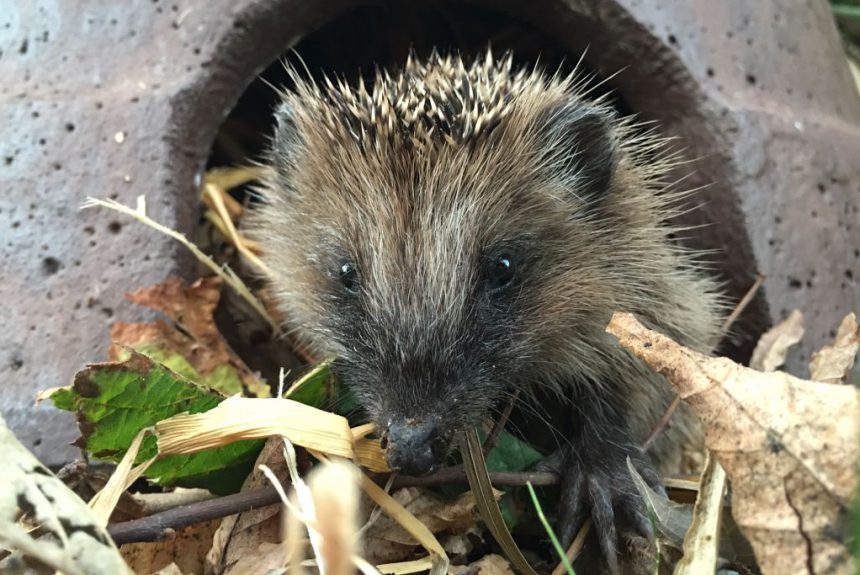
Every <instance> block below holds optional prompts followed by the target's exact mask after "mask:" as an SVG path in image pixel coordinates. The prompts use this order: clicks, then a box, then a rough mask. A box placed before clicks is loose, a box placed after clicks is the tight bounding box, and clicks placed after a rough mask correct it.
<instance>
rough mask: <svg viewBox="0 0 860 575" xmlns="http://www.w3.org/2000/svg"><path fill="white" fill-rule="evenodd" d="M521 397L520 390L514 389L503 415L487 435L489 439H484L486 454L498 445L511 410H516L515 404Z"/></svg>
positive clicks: (483, 447)
mask: <svg viewBox="0 0 860 575" xmlns="http://www.w3.org/2000/svg"><path fill="white" fill-rule="evenodd" d="M519 397H520V390H516V391H514V394H513V396H512V397H511V400H510V401H508V404H507V405H506V406H505V411H503V412H502V416H501V417H499V419H497V420H496V423H495V424H493V429H492V430H491V431H490V435H488V436H487V439H486V440H485V441H484V445H483V446H482V447H481V449H483V451H484V455H485V456H486V455H487V454H488V453H489V452H490V451H491V450H492V449H493V448H494V447H495V446H496V442H497V441H498V440H499V435H501V433H502V430H504V429H505V425H507V423H508V419H510V417H511V412H513V410H514V404H515V403H516V402H517V399H518V398H519Z"/></svg>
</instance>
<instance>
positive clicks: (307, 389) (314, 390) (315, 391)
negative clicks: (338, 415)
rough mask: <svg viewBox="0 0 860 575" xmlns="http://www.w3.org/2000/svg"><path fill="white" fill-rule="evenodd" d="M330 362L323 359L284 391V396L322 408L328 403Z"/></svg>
mask: <svg viewBox="0 0 860 575" xmlns="http://www.w3.org/2000/svg"><path fill="white" fill-rule="evenodd" d="M331 378H332V374H331V363H330V362H328V361H324V362H322V363H320V364H319V365H317V366H316V367H314V368H313V369H312V370H311V371H309V372H308V373H306V374H305V375H303V376H302V377H301V378H300V379H299V380H298V381H296V382H295V383H294V384H293V385H292V386H290V389H288V390H287V391H286V392H285V393H284V397H287V398H289V399H292V400H294V401H298V402H300V403H304V404H305V405H310V406H312V407H316V408H319V409H324V408H325V407H326V406H327V405H328V403H329V382H330V381H331Z"/></svg>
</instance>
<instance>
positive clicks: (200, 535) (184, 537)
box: [120, 519, 221, 575]
mask: <svg viewBox="0 0 860 575" xmlns="http://www.w3.org/2000/svg"><path fill="white" fill-rule="evenodd" d="M220 523H221V520H220V519H213V520H211V521H205V522H203V523H197V524H195V525H189V526H188V527H185V528H183V529H179V530H177V531H176V533H175V535H173V536H172V537H170V538H169V539H166V540H164V541H156V542H154V543H127V544H125V545H123V546H122V547H120V553H121V554H122V556H123V558H124V559H125V560H126V562H127V563H128V565H129V567H131V568H132V570H133V571H134V572H135V573H136V574H137V575H146V574H148V573H155V572H162V573H163V572H164V569H165V568H167V567H169V566H170V565H175V567H176V568H177V569H178V571H177V572H178V573H185V574H189V575H190V574H192V573H203V563H204V559H205V557H206V552H207V551H208V550H209V548H210V547H211V546H212V535H213V534H214V533H215V530H216V529H217V528H218V525H219V524H220Z"/></svg>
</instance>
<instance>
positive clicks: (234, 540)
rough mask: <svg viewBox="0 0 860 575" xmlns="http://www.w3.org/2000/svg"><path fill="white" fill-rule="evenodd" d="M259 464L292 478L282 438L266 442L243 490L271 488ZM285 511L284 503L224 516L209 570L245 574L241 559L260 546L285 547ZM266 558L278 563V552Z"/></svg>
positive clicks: (208, 556)
mask: <svg viewBox="0 0 860 575" xmlns="http://www.w3.org/2000/svg"><path fill="white" fill-rule="evenodd" d="M260 465H266V466H267V467H268V468H269V469H271V470H272V471H273V472H274V473H275V474H276V475H277V476H278V477H281V478H287V477H289V474H288V473H287V466H286V462H284V457H283V440H282V439H281V438H280V437H271V438H270V439H269V440H268V441H267V442H266V445H265V446H264V447H263V450H262V451H261V452H260V455H259V456H257V462H256V464H255V465H254V471H252V472H251V474H250V475H249V476H248V478H247V479H246V480H245V483H244V484H243V485H242V490H243V491H247V490H250V489H256V488H259V487H264V486H267V485H269V481H268V479H266V477H265V475H264V474H263V473H262V472H261V471H260V469H259V466H260ZM282 508H283V506H282V505H281V504H277V505H269V506H266V507H260V508H257V509H251V510H250V511H245V512H244V513H240V514H238V515H231V516H229V517H225V518H224V520H223V521H222V523H221V525H220V527H219V528H218V530H217V531H216V532H215V535H214V536H213V539H212V548H211V549H210V550H209V553H208V555H207V557H206V562H207V565H208V571H209V572H210V573H214V574H215V575H219V574H221V573H242V572H243V571H242V570H241V565H239V564H240V562H241V561H242V559H243V558H244V557H254V556H255V553H257V552H258V551H259V548H260V546H261V545H264V544H270V545H275V546H278V547H282V545H281V540H282V539H283V534H282V533H281V509H282ZM267 549H269V548H267ZM269 551H271V549H269ZM273 554H275V556H273ZM267 557H268V558H269V559H270V560H273V561H274V560H276V559H277V556H276V552H274V551H272V552H271V553H269V555H267ZM237 565H239V567H240V568H239V569H236V566H237Z"/></svg>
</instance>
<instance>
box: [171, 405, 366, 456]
mask: <svg viewBox="0 0 860 575" xmlns="http://www.w3.org/2000/svg"><path fill="white" fill-rule="evenodd" d="M155 431H156V434H157V435H158V448H159V453H160V454H162V455H172V454H179V453H195V452H197V451H202V450H204V449H210V448H213V447H219V446H222V445H226V444H228V443H231V442H234V441H239V440H242V439H261V438H265V437H271V436H273V435H282V436H284V437H286V438H288V439H289V440H290V441H292V442H293V443H295V444H297V445H301V446H302V447H306V448H310V449H315V450H319V451H322V452H324V453H330V454H332V455H338V456H341V457H346V458H348V459H353V458H354V456H355V453H354V451H353V447H352V431H351V430H350V429H349V423H348V422H347V420H346V418H344V417H341V416H340V415H337V414H334V413H330V412H327V411H322V410H320V409H316V408H314V407H311V406H308V405H305V404H303V403H299V402H297V401H292V400H290V399H278V398H271V399H260V398H249V397H229V398H227V399H225V400H224V401H222V402H221V403H220V404H218V405H217V406H216V407H214V408H213V409H210V410H209V411H206V412H204V413H197V414H193V415H189V414H185V413H183V414H179V415H174V416H173V417H171V418H169V419H165V420H164V421H161V422H159V423H157V424H156V426H155Z"/></svg>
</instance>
